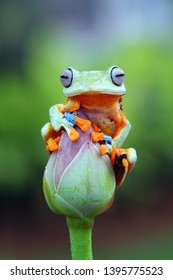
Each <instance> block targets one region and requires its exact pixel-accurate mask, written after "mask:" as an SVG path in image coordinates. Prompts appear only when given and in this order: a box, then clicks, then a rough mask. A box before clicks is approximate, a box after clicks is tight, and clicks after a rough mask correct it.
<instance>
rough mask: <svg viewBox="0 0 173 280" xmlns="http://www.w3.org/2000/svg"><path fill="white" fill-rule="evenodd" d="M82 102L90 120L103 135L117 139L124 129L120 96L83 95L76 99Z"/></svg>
mask: <svg viewBox="0 0 173 280" xmlns="http://www.w3.org/2000/svg"><path fill="white" fill-rule="evenodd" d="M75 98H76V99H77V100H79V101H80V103H81V105H82V107H83V109H84V111H85V113H86V115H87V117H88V119H89V120H90V121H91V122H92V123H95V124H96V125H97V126H98V127H99V128H100V129H101V131H102V132H103V133H105V134H107V135H110V136H112V137H115V136H116V135H117V134H118V133H119V130H120V128H122V125H123V124H122V112H120V104H119V100H120V96H115V95H108V94H81V95H78V96H77V97H75Z"/></svg>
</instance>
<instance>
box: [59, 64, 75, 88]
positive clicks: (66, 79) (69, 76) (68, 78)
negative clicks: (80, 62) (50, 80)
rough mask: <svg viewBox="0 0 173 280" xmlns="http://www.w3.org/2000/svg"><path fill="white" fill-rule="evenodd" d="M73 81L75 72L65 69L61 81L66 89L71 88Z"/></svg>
mask: <svg viewBox="0 0 173 280" xmlns="http://www.w3.org/2000/svg"><path fill="white" fill-rule="evenodd" d="M72 80H73V72H72V70H71V69H70V68H67V69H65V70H64V71H63V72H62V73H61V75H60V81H61V83H62V84H63V86H64V87H65V88H68V87H69V86H71V83H72Z"/></svg>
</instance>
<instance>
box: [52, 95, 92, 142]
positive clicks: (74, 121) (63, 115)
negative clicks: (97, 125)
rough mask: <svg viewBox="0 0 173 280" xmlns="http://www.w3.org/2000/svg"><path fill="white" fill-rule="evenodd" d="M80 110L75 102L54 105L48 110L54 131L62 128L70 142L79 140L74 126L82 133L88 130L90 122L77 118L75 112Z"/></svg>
mask: <svg viewBox="0 0 173 280" xmlns="http://www.w3.org/2000/svg"><path fill="white" fill-rule="evenodd" d="M79 108H80V102H78V101H77V100H70V99H69V100H68V102H67V103H66V104H58V105H54V106H52V107H51V108H50V110H49V115H50V121H51V124H52V127H53V128H54V130H55V131H59V130H60V129H61V127H63V128H64V129H65V130H66V131H67V134H68V136H69V138H70V140H71V141H76V140H77V139H78V138H79V133H78V131H77V130H76V129H75V128H74V126H75V125H77V126H78V127H80V129H81V130H82V131H86V130H88V129H89V127H90V125H91V122H90V121H89V120H85V119H82V118H79V117H78V116H77V113H76V111H77V110H78V109H79Z"/></svg>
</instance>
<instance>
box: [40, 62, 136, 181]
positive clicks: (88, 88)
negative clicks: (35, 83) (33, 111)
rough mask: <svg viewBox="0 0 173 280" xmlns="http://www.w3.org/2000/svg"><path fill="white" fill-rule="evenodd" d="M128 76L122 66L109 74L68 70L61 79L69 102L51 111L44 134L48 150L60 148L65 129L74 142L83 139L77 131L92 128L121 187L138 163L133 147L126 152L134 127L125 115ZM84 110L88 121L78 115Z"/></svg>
mask: <svg viewBox="0 0 173 280" xmlns="http://www.w3.org/2000/svg"><path fill="white" fill-rule="evenodd" d="M124 78H125V74H124V72H123V70H122V69H120V68H119V67H118V66H112V67H110V68H109V69H108V70H106V71H82V72H79V71H77V70H75V69H73V68H67V69H65V70H64V71H63V72H62V73H61V75H60V80H61V83H62V84H63V86H64V90H63V93H64V95H65V96H66V97H67V103H65V104H57V105H54V106H52V107H51V108H50V110H49V115H50V122H48V123H46V124H45V125H44V126H43V128H42V130H41V134H42V137H43V139H44V140H45V141H46V142H47V150H48V151H50V152H53V151H55V150H57V149H58V142H59V141H60V137H61V134H62V133H63V131H64V130H66V132H67V133H68V136H69V138H70V140H71V141H77V140H78V138H79V137H80V134H79V132H78V131H77V130H76V129H75V127H76V126H78V127H79V128H80V129H81V130H82V131H86V130H88V129H89V128H90V127H91V128H92V132H91V139H92V141H94V142H99V143H100V153H101V155H104V154H108V155H109V156H110V159H111V161H112V164H113V165H114V170H115V175H116V183H117V186H118V185H120V184H121V183H122V182H123V180H124V178H125V176H126V174H127V173H128V172H129V171H130V170H131V169H132V167H133V166H134V164H135V163H136V160H137V155H136V151H135V149H133V148H129V149H122V148H121V146H122V144H123V143H124V141H125V139H126V137H127V136H128V133H129V131H130V129H131V124H130V122H129V121H128V120H127V118H126V117H125V115H124V112H123V105H122V98H123V95H124V94H125V92H126V89H125V86H124ZM80 108H82V109H83V110H84V112H85V114H86V116H87V119H82V118H80V117H79V116H78V110H79V109H80Z"/></svg>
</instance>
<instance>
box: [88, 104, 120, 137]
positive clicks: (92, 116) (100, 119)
mask: <svg viewBox="0 0 173 280" xmlns="http://www.w3.org/2000/svg"><path fill="white" fill-rule="evenodd" d="M84 111H85V113H86V115H87V117H88V119H89V120H90V121H91V122H92V123H95V124H96V125H97V126H98V127H99V128H100V129H101V131H102V132H103V133H105V134H107V135H110V136H113V135H114V134H115V131H116V124H115V122H114V120H113V119H110V118H109V117H108V115H107V114H104V113H103V112H102V111H100V110H96V109H90V110H88V109H86V108H84Z"/></svg>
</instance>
